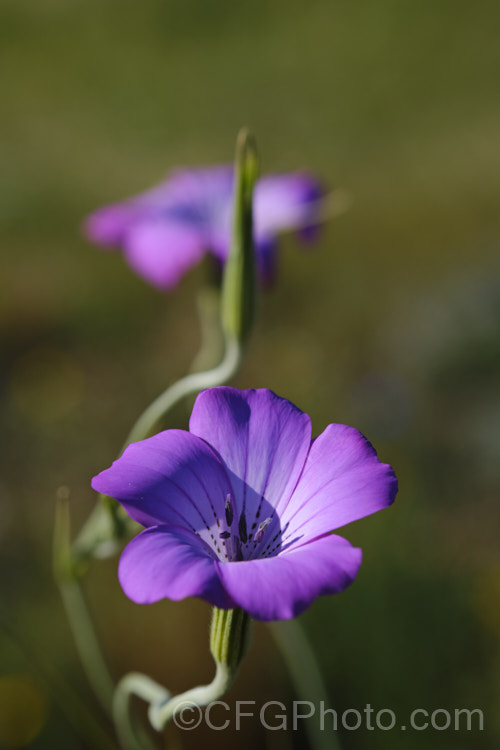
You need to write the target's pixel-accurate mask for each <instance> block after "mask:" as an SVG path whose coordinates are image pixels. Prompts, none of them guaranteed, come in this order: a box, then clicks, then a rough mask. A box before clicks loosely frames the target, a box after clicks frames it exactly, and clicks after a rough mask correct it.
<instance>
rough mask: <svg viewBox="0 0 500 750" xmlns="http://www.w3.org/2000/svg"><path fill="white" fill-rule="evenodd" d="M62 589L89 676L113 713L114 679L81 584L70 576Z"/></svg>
mask: <svg viewBox="0 0 500 750" xmlns="http://www.w3.org/2000/svg"><path fill="white" fill-rule="evenodd" d="M59 591H60V592H61V597H62V600H63V604H64V609H65V610H66V616H67V618H68V621H69V624H70V627H71V632H72V634H73V639H74V641H75V645H76V648H77V651H78V655H79V657H80V661H81V663H82V665H83V669H84V671H85V673H86V675H87V679H88V681H89V682H90V684H91V685H92V688H93V690H94V692H95V694H96V696H97V698H98V700H99V702H100V703H101V705H102V707H103V708H104V710H105V711H106V712H107V713H110V711H111V706H112V703H113V693H114V683H113V679H112V678H111V675H110V673H109V671H108V668H107V666H106V662H105V660H104V656H103V654H102V651H101V648H100V646H99V641H98V639H97V636H96V634H95V630H94V624H93V622H92V618H91V616H90V613H89V610H88V607H87V603H86V601H85V597H84V593H83V589H82V587H81V584H80V582H79V581H78V580H77V579H75V578H72V579H67V580H65V581H62V582H60V583H59Z"/></svg>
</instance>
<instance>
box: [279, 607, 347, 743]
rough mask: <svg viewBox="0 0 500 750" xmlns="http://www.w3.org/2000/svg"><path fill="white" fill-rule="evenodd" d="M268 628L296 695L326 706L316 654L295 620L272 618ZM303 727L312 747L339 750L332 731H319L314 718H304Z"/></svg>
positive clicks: (325, 691)
mask: <svg viewBox="0 0 500 750" xmlns="http://www.w3.org/2000/svg"><path fill="white" fill-rule="evenodd" d="M269 629H270V631H271V633H272V636H273V638H274V640H275V642H276V644H277V646H278V648H279V650H280V652H281V655H282V657H283V661H284V662H285V664H286V666H287V668H288V672H289V674H290V677H291V679H292V684H293V686H294V688H295V694H296V696H297V698H298V699H299V700H303V701H309V702H311V703H313V704H314V705H315V706H319V705H323V706H325V707H328V706H329V699H328V691H327V688H326V685H325V682H324V680H323V677H322V675H321V670H320V668H319V665H318V661H317V659H316V655H315V653H314V651H313V650H312V648H311V644H310V643H309V640H308V638H307V636H306V634H305V632H304V629H303V627H302V626H301V625H300V623H299V622H298V621H297V620H287V621H286V622H279V621H278V622H272V623H270V624H269ZM305 728H306V731H307V733H308V736H309V743H310V746H311V748H314V750H340V748H341V746H340V743H339V740H338V737H337V734H336V733H335V732H324V731H322V729H321V727H320V724H319V722H317V721H307V722H306V724H305Z"/></svg>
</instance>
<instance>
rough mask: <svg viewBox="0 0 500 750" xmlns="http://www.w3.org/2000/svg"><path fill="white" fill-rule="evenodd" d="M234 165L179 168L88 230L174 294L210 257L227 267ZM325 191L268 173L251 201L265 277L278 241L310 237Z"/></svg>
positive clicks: (91, 222)
mask: <svg viewBox="0 0 500 750" xmlns="http://www.w3.org/2000/svg"><path fill="white" fill-rule="evenodd" d="M232 191H233V167H232V166H219V167H211V168H205V169H179V170H176V171H174V172H172V173H171V174H170V176H169V177H168V179H166V180H165V181H164V182H162V183H160V184H159V185H158V186H157V187H154V188H152V189H151V190H149V191H147V192H145V193H141V194H140V195H137V196H135V197H134V198H130V199H129V200H126V201H124V202H123V203H117V204H114V205H111V206H106V207H104V208H101V209H99V210H97V211H95V212H94V213H93V214H91V215H90V216H89V218H88V219H87V221H86V224H85V232H86V234H87V236H88V237H89V239H91V240H92V241H93V242H95V243H97V244H99V245H103V246H105V247H121V248H122V250H123V252H124V254H125V257H126V259H127V261H128V263H129V264H130V266H131V267H132V268H133V269H134V271H136V273H138V274H139V276H142V277H143V278H144V279H146V280H147V281H149V282H150V283H151V284H153V285H154V286H156V287H159V288H160V289H171V288H172V287H174V286H175V285H176V284H177V283H178V282H179V281H180V279H181V278H182V276H184V274H185V273H186V272H187V271H188V270H189V269H190V268H191V267H192V266H194V265H195V264H196V263H198V262H199V261H200V260H201V258H202V257H203V255H204V254H205V252H207V251H208V252H210V253H212V255H214V256H215V257H216V258H217V259H218V260H219V261H221V262H224V261H225V260H226V258H227V255H228V252H229V244H230V238H231V216H232ZM321 194H322V191H321V189H320V186H319V184H318V183H317V182H316V180H314V179H312V178H311V177H309V176H308V175H306V174H302V173H295V174H283V175H269V176H267V177H263V178H262V179H261V180H259V181H258V183H257V186H256V188H255V195H254V233H255V244H256V251H257V262H258V268H259V272H260V276H261V278H262V280H263V281H264V282H270V281H272V280H273V278H274V275H275V266H276V236H277V234H278V233H279V232H282V231H284V230H288V229H300V231H301V235H302V237H303V238H304V239H308V238H309V237H310V236H311V235H312V234H313V232H314V229H315V226H316V225H317V223H318V218H317V201H318V199H319V198H320V197H321Z"/></svg>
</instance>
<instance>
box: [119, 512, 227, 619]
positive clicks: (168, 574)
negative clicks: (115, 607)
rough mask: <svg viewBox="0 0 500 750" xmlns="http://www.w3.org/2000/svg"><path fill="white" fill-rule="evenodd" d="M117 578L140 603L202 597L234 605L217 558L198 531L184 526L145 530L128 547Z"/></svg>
mask: <svg viewBox="0 0 500 750" xmlns="http://www.w3.org/2000/svg"><path fill="white" fill-rule="evenodd" d="M118 578H119V580H120V584H121V586H122V588H123V590H124V592H125V594H126V595H127V596H128V598H129V599H132V601H134V602H136V603H137V604H152V603H153V602H157V601H159V600H160V599H173V600H174V601H179V599H185V598H186V597H187V596H199V597H201V598H202V599H205V600H206V601H207V602H210V604H213V605H214V606H215V607H223V608H226V609H227V608H229V607H233V606H234V603H233V601H232V600H231V598H230V597H229V596H228V595H227V594H226V592H225V590H224V588H223V586H222V584H221V582H220V579H219V577H218V575H217V572H216V569H215V561H214V557H213V556H212V555H211V553H210V551H209V550H208V549H207V548H206V547H205V545H204V544H203V543H202V542H200V539H199V538H198V537H197V536H196V534H193V533H192V532H191V531H186V530H184V529H179V528H173V527H171V526H170V527H168V528H167V527H165V526H154V527H152V528H150V529H146V530H145V531H142V532H141V533H140V534H139V535H138V536H136V537H135V538H134V539H132V541H131V542H129V544H128V545H127V546H126V547H125V549H124V551H123V553H122V556H121V558H120V563H119V566H118Z"/></svg>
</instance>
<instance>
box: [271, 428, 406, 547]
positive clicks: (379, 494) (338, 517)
mask: <svg viewBox="0 0 500 750" xmlns="http://www.w3.org/2000/svg"><path fill="white" fill-rule="evenodd" d="M397 490H398V482H397V479H396V476H395V474H394V471H393V470H392V468H391V466H389V465H388V464H383V463H382V462H381V461H380V460H379V459H378V458H377V453H376V451H375V449H374V448H373V446H372V445H371V443H370V442H369V441H368V440H367V439H366V438H365V437H364V436H363V435H362V434H361V433H360V432H359V431H358V430H356V429H355V428H354V427H348V426H347V425H343V424H331V425H328V427H327V428H326V430H325V431H324V432H323V433H322V434H321V435H320V436H319V437H318V438H316V440H315V441H314V442H313V444H312V446H311V450H310V452H309V455H308V457H307V461H306V464H305V467H304V471H303V473H302V476H301V477H300V481H299V483H298V485H297V487H296V489H295V492H294V493H293V496H292V498H291V499H290V502H289V503H288V506H287V508H286V510H285V511H284V512H283V513H282V517H281V521H282V527H286V533H285V534H284V536H283V544H284V545H286V544H287V543H290V542H293V543H294V544H295V545H296V544H303V543H304V542H306V541H309V540H311V539H314V538H315V537H318V536H320V535H322V534H325V533H326V532H328V531H333V530H335V529H338V528H340V527H341V526H345V525H346V524H348V523H351V522H352V521H357V520H358V519H359V518H363V517H364V516H368V515H370V514H371V513H375V512H376V511H378V510H382V509H383V508H386V507H387V506H389V505H391V503H392V502H393V501H394V499H395V497H396V493H397Z"/></svg>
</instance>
